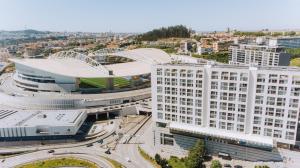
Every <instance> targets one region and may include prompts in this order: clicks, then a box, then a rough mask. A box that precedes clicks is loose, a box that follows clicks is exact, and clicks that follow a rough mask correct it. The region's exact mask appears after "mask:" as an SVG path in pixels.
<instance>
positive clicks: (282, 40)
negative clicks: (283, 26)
mask: <svg viewBox="0 0 300 168" xmlns="http://www.w3.org/2000/svg"><path fill="white" fill-rule="evenodd" d="M269 45H270V46H279V47H284V48H300V37H278V38H271V39H269Z"/></svg>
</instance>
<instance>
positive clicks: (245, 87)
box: [240, 83, 247, 92]
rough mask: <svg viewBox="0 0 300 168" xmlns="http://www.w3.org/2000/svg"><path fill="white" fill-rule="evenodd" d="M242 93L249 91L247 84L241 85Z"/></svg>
mask: <svg viewBox="0 0 300 168" xmlns="http://www.w3.org/2000/svg"><path fill="white" fill-rule="evenodd" d="M240 91H241V92H246V91H247V84H246V83H241V84H240Z"/></svg>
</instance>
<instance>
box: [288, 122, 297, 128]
mask: <svg viewBox="0 0 300 168" xmlns="http://www.w3.org/2000/svg"><path fill="white" fill-rule="evenodd" d="M286 128H287V129H291V130H295V129H296V122H295V121H288V122H287V124H286Z"/></svg>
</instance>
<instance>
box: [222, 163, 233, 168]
mask: <svg viewBox="0 0 300 168" xmlns="http://www.w3.org/2000/svg"><path fill="white" fill-rule="evenodd" d="M223 167H224V168H231V167H232V166H231V165H230V164H224V165H223Z"/></svg>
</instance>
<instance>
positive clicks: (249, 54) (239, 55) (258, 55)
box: [229, 44, 291, 66]
mask: <svg viewBox="0 0 300 168" xmlns="http://www.w3.org/2000/svg"><path fill="white" fill-rule="evenodd" d="M290 57H291V55H290V54H288V53H285V52H284V50H283V49H282V48H278V47H270V46H266V45H251V44H239V45H232V46H230V47H229V64H246V65H250V64H257V65H261V66H288V65H289V64H290Z"/></svg>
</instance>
